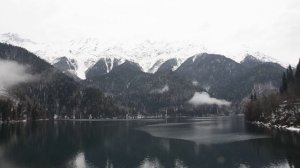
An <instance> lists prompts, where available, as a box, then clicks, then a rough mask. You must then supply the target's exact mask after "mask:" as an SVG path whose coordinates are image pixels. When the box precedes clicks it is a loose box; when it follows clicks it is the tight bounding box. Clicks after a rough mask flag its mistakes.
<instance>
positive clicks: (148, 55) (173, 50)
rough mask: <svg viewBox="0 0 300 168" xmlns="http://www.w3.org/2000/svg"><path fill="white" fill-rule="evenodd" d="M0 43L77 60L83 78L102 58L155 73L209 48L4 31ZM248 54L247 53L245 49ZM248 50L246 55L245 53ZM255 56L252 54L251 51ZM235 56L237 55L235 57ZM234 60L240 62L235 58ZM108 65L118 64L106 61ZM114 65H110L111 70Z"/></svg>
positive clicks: (49, 58) (44, 56)
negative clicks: (37, 37) (36, 37)
mask: <svg viewBox="0 0 300 168" xmlns="http://www.w3.org/2000/svg"><path fill="white" fill-rule="evenodd" d="M0 42H3V43H9V44H12V45H16V46H20V47H23V48H25V49H27V50H29V51H31V52H33V53H35V54H36V55H38V56H39V57H41V58H42V59H44V60H46V61H48V62H49V63H51V64H55V63H57V60H58V58H60V57H65V58H67V59H69V60H70V61H69V62H73V63H76V64H77V65H74V67H76V69H75V70H72V72H73V73H75V75H77V76H78V77H80V78H81V79H85V78H86V71H87V70H88V69H89V68H91V67H92V66H93V65H95V64H96V63H97V62H98V61H99V60H100V59H101V58H103V61H111V60H114V59H117V60H122V61H121V62H125V60H128V61H131V62H135V63H138V64H139V65H140V66H141V67H142V70H143V71H144V72H148V73H155V72H156V71H157V70H158V69H159V67H160V66H161V65H162V64H163V63H165V62H166V61H167V60H170V59H173V58H175V59H176V61H177V64H176V65H174V67H173V68H172V70H173V71H174V70H176V69H177V68H178V67H179V66H180V65H181V64H182V63H183V62H184V61H185V60H186V59H187V58H189V57H191V56H193V55H195V54H199V53H204V52H209V53H213V52H211V51H208V50H207V49H206V48H205V47H203V46H202V45H197V44H192V43H188V42H164V41H149V40H148V41H136V42H130V43H129V42H126V43H120V42H107V41H105V42H104V41H100V40H99V39H95V38H81V39H76V40H71V41H65V42H64V41H62V42H57V41H56V42H47V43H46V42H35V41H32V40H29V39H26V38H23V37H20V36H19V35H18V34H13V33H5V34H1V35H0ZM245 53H246V52H245ZM247 54H248V53H246V54H244V55H245V56H246V55H247ZM251 55H253V54H251ZM253 56H255V57H257V58H259V59H260V60H267V58H268V60H270V61H272V62H277V61H276V60H275V61H274V60H271V59H269V57H265V56H261V55H258V54H256V55H253ZM232 59H234V58H232ZM234 60H235V61H238V62H239V61H240V60H237V59H234ZM105 64H106V65H111V66H114V65H119V64H111V63H110V62H107V63H105ZM112 68H113V67H109V69H110V70H111V69H112Z"/></svg>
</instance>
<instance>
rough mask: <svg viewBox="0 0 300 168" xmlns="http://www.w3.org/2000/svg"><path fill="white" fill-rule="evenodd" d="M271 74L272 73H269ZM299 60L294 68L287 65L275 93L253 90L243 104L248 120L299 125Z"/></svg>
mask: <svg viewBox="0 0 300 168" xmlns="http://www.w3.org/2000/svg"><path fill="white" fill-rule="evenodd" d="M270 75H272V74H270ZM299 109H300V60H299V63H298V65H297V67H296V69H295V70H293V68H292V67H291V66H290V65H289V66H288V68H287V69H286V71H285V72H283V75H282V82H281V86H280V88H279V91H278V92H277V93H271V94H269V95H257V93H255V92H253V93H252V94H251V96H250V101H249V102H248V103H247V104H246V105H245V111H244V112H245V115H246V119H247V120H248V121H260V122H264V123H270V124H273V125H287V126H295V125H298V126H299V125H300V111H299Z"/></svg>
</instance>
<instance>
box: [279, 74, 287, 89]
mask: <svg viewBox="0 0 300 168" xmlns="http://www.w3.org/2000/svg"><path fill="white" fill-rule="evenodd" d="M287 85H288V81H287V76H286V74H285V73H284V72H283V75H282V83H281V86H280V92H281V93H283V92H285V91H286V90H287Z"/></svg>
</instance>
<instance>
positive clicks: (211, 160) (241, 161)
mask: <svg viewBox="0 0 300 168" xmlns="http://www.w3.org/2000/svg"><path fill="white" fill-rule="evenodd" d="M0 167H1V168H2V167H3V168H27V167H30V168H31V167H33V168H47V167H53V168H60V167H67V168H68V167H78V168H94V167H99V168H106V167H107V168H112V167H114V168H140V167H141V168H152V167H153V168H173V167H175V168H185V167H186V168H199V167H203V168H214V167H221V168H227V167H228V168H235V167H236V168H247V167H253V168H260V167H262V168H268V167H300V137H299V135H297V134H294V133H289V132H280V131H275V130H273V131H267V130H262V129H261V128H257V127H254V126H250V125H245V124H244V120H243V117H226V118H197V119H169V120H168V121H165V120H148V121H146V120H139V121H40V122H36V123H15V124H2V125H0Z"/></svg>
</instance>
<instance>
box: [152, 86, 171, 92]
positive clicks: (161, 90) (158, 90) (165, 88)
mask: <svg viewBox="0 0 300 168" xmlns="http://www.w3.org/2000/svg"><path fill="white" fill-rule="evenodd" d="M169 89H170V88H169V85H165V86H164V87H163V88H160V89H154V90H151V92H150V93H159V94H163V93H165V92H167V91H169Z"/></svg>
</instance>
